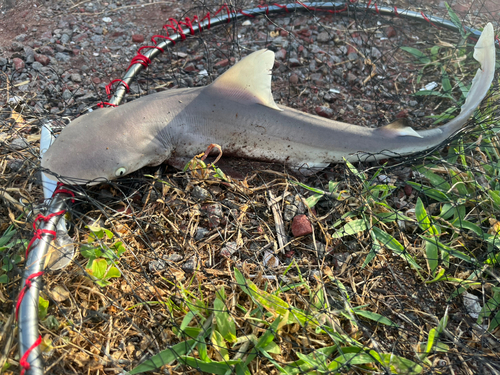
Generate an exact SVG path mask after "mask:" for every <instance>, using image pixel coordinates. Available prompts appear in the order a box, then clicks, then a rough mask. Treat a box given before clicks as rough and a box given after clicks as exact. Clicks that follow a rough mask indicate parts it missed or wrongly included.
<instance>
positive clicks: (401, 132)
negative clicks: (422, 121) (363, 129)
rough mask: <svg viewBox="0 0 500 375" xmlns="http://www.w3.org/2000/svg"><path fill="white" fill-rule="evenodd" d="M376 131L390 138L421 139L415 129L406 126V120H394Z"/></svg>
mask: <svg viewBox="0 0 500 375" xmlns="http://www.w3.org/2000/svg"><path fill="white" fill-rule="evenodd" d="M378 131H381V132H384V133H386V134H387V135H388V136H392V137H417V138H423V137H422V136H421V135H420V134H418V133H417V132H416V131H415V129H413V128H412V127H411V126H408V120H406V119H399V120H396V121H394V122H392V123H390V124H389V125H386V126H382V127H381V128H378Z"/></svg>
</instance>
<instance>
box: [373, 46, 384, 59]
mask: <svg viewBox="0 0 500 375" xmlns="http://www.w3.org/2000/svg"><path fill="white" fill-rule="evenodd" d="M371 54H372V57H374V58H375V59H379V58H381V57H382V52H380V50H379V49H378V48H377V47H372V49H371Z"/></svg>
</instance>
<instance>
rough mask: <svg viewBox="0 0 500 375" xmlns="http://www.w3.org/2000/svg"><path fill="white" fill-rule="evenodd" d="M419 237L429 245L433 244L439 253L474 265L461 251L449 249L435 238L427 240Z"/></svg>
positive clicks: (473, 261)
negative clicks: (429, 243)
mask: <svg viewBox="0 0 500 375" xmlns="http://www.w3.org/2000/svg"><path fill="white" fill-rule="evenodd" d="M420 237H422V238H423V239H424V240H426V241H427V242H431V243H433V244H435V245H436V246H437V248H438V249H439V250H440V251H441V252H443V253H445V254H447V255H451V256H454V257H456V258H459V259H462V260H465V261H466V262H469V263H475V260H473V259H472V258H471V257H470V256H468V255H466V254H464V253H462V252H461V251H458V250H455V249H452V248H451V247H449V246H447V245H445V244H444V243H442V242H439V241H437V240H436V238H429V237H425V236H420Z"/></svg>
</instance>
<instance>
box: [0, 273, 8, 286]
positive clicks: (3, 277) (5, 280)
mask: <svg viewBox="0 0 500 375" xmlns="http://www.w3.org/2000/svg"><path fill="white" fill-rule="evenodd" d="M8 282H9V276H7V275H5V274H3V275H0V284H7V283H8Z"/></svg>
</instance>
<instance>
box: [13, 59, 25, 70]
mask: <svg viewBox="0 0 500 375" xmlns="http://www.w3.org/2000/svg"><path fill="white" fill-rule="evenodd" d="M12 62H13V64H14V69H16V71H18V72H22V70H23V69H24V66H25V65H24V61H23V60H21V59H20V58H19V57H14V58H13V59H12Z"/></svg>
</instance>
